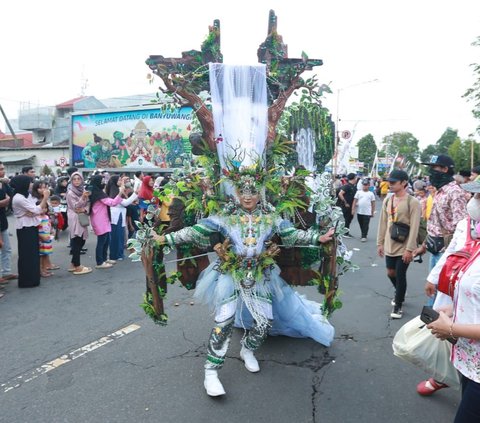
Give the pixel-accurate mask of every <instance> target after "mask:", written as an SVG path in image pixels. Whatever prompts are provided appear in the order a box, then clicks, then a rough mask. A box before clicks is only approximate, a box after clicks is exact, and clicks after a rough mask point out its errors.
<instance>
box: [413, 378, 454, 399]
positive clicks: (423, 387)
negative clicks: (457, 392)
mask: <svg viewBox="0 0 480 423" xmlns="http://www.w3.org/2000/svg"><path fill="white" fill-rule="evenodd" d="M443 388H448V385H445V384H444V383H440V382H437V381H436V380H435V379H434V378H433V377H431V378H430V379H428V380H422V381H421V382H420V383H419V384H418V385H417V392H418V393H419V394H420V395H423V396H424V397H428V396H430V395H432V394H433V393H435V392H437V391H438V390H440V389H443Z"/></svg>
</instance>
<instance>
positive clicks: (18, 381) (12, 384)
mask: <svg viewBox="0 0 480 423" xmlns="http://www.w3.org/2000/svg"><path fill="white" fill-rule="evenodd" d="M137 329H140V326H139V325H135V324H131V325H128V326H125V327H124V328H122V329H119V330H117V331H116V332H113V333H111V334H110V335H106V336H103V337H101V338H100V339H97V340H96V341H93V342H91V343H90V344H87V345H85V346H83V347H81V348H78V349H76V350H73V351H71V352H69V353H68V354H64V355H62V356H61V357H58V358H56V359H55V360H52V361H49V362H48V363H45V364H43V365H41V366H40V367H37V368H36V369H33V370H31V371H28V372H26V373H24V374H23V375H20V376H17V377H16V378H14V379H12V380H10V381H8V382H5V383H2V384H0V390H1V391H3V393H5V392H8V391H11V390H12V389H15V388H18V387H20V386H21V385H23V384H25V383H27V382H31V381H32V380H34V379H36V378H37V377H39V376H41V375H44V374H45V373H48V372H50V371H51V370H54V369H58V368H59V367H60V366H62V365H63V364H66V363H69V362H70V361H73V360H75V359H77V358H80V357H83V356H84V355H85V354H87V353H89V352H92V351H95V350H96V349H97V348H100V347H103V346H104V345H107V344H109V343H110V342H113V341H115V340H117V339H119V338H121V337H123V336H125V335H128V334H129V333H132V332H134V331H136V330H137Z"/></svg>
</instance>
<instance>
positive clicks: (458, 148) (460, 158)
mask: <svg viewBox="0 0 480 423" xmlns="http://www.w3.org/2000/svg"><path fill="white" fill-rule="evenodd" d="M448 155H449V156H450V157H451V158H452V159H453V162H454V163H455V169H456V170H458V169H463V165H464V163H465V159H466V158H465V150H464V148H463V147H462V141H461V139H460V138H457V139H456V140H455V141H454V142H453V144H452V145H451V146H450V148H449V149H448Z"/></svg>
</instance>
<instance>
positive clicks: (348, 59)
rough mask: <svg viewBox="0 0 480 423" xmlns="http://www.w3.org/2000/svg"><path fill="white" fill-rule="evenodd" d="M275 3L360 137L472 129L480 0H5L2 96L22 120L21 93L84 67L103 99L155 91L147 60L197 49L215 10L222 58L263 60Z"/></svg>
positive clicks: (64, 84) (285, 32)
mask: <svg viewBox="0 0 480 423" xmlns="http://www.w3.org/2000/svg"><path fill="white" fill-rule="evenodd" d="M269 9H274V10H275V12H276V14H277V17H278V31H279V33H280V34H281V35H282V36H283V40H284V42H285V43H286V44H288V48H289V56H290V57H292V58H295V57H300V55H301V52H302V50H303V51H305V52H306V53H307V54H308V56H309V57H310V58H315V59H322V60H323V62H324V64H323V66H321V67H318V68H315V72H316V73H317V74H318V76H319V80H320V82H321V83H327V84H329V83H330V82H331V84H330V85H331V87H332V90H333V92H334V93H333V94H331V95H328V96H327V98H326V99H325V101H324V104H325V105H326V106H327V107H329V108H330V110H331V112H332V115H333V118H334V120H335V119H336V117H337V98H338V97H339V99H340V102H339V113H338V115H339V117H340V119H341V122H340V125H339V127H340V129H341V130H344V129H348V130H350V131H353V130H355V132H354V138H355V139H359V138H360V137H361V136H363V135H365V134H367V133H369V132H370V133H372V134H373V135H374V137H375V140H376V141H377V143H378V142H380V141H381V139H382V137H383V136H385V135H388V134H390V133H392V132H395V131H409V132H412V133H413V135H414V136H416V137H417V138H418V139H419V140H420V145H421V147H422V148H423V147H425V146H426V145H428V144H430V143H434V142H435V141H436V140H437V139H438V138H439V137H440V135H441V134H442V132H443V131H444V130H445V128H446V127H452V128H454V129H458V130H459V135H460V136H462V137H467V136H468V135H469V134H471V133H473V132H474V130H475V127H476V125H477V122H476V121H475V120H474V119H473V117H472V115H471V108H472V107H471V105H470V104H468V103H467V102H466V101H465V99H463V98H462V97H461V96H462V94H463V93H464V92H465V90H466V89H467V88H468V87H470V86H471V85H472V83H473V81H474V76H473V73H472V69H471V68H470V66H469V65H470V64H471V63H474V62H480V47H472V46H471V43H472V42H473V41H474V40H475V38H476V37H477V36H479V35H480V1H478V0H458V1H456V2H452V1H445V0H435V1H433V0H404V1H401V2H400V1H390V0H378V1H374V0H344V1H342V0H335V1H333V0H330V1H318V0H316V1H292V0H288V1H284V0H276V1H263V0H255V1H252V0H242V1H239V2H233V1H227V0H221V1H208V0H206V1H203V2H199V1H193V0H183V1H159V0H156V1H155V0H136V1H131V0H129V1H126V0H115V1H109V0H95V1H93V0H83V1H82V2H78V1H75V2H65V1H53V0H44V1H38V0H27V1H21V0H17V1H4V2H2V7H1V11H2V25H1V29H2V46H1V51H2V56H1V57H2V66H0V75H1V78H0V104H2V106H3V107H4V109H5V110H6V112H7V114H8V116H9V117H10V118H12V119H14V118H16V117H17V113H18V109H19V108H20V107H21V104H22V102H30V106H31V107H34V106H37V105H54V104H58V103H61V102H63V101H66V100H69V99H71V98H74V97H76V96H78V95H79V94H80V92H81V85H82V84H81V81H82V75H83V76H84V77H86V78H87V79H88V88H87V90H86V94H87V95H93V96H95V97H97V98H100V99H101V98H106V97H120V96H124V95H133V94H142V93H149V92H153V91H155V88H156V86H155V85H151V84H149V83H148V80H147V78H146V76H147V74H148V72H149V69H148V68H147V66H146V65H145V63H144V62H145V59H147V57H148V56H149V55H151V54H161V55H163V56H166V57H179V56H180V53H181V51H184V50H190V49H198V50H199V49H200V44H201V42H202V41H203V39H204V38H205V36H206V35H207V33H208V25H211V24H212V22H213V20H214V19H220V22H221V36H222V52H223V54H224V61H225V62H227V63H239V64H250V63H255V62H256V61H257V59H256V51H257V48H258V45H259V44H260V43H261V42H263V41H264V39H265V37H266V35H267V24H268V11H269ZM374 79H378V81H377V82H366V81H372V80H374ZM0 127H2V128H4V127H5V125H4V122H2V121H0Z"/></svg>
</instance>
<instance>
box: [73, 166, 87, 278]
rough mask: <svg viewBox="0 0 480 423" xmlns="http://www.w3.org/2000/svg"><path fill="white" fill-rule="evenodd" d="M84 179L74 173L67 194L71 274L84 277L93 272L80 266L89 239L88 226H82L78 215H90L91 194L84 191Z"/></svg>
mask: <svg viewBox="0 0 480 423" xmlns="http://www.w3.org/2000/svg"><path fill="white" fill-rule="evenodd" d="M83 185H84V181H83V177H82V175H81V174H80V173H78V172H74V173H72V177H71V184H70V188H69V190H68V192H67V208H68V209H67V214H68V226H69V228H70V246H71V248H72V265H71V267H70V269H68V271H69V272H72V273H73V274H74V275H84V274H86V273H90V272H91V271H92V268H91V267H86V266H82V265H81V264H80V252H81V250H82V247H83V246H84V245H85V241H86V239H87V238H88V226H82V225H81V224H80V221H79V218H78V215H79V214H80V213H88V210H89V207H88V197H89V195H90V193H89V192H88V191H86V190H85V189H84V186H83Z"/></svg>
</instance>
